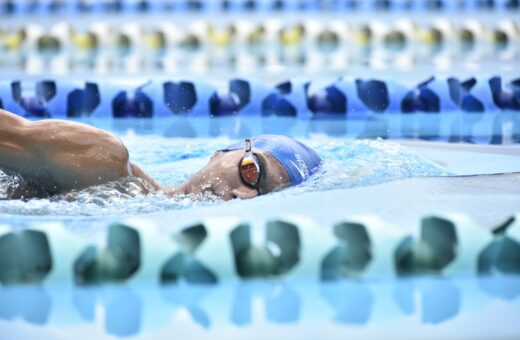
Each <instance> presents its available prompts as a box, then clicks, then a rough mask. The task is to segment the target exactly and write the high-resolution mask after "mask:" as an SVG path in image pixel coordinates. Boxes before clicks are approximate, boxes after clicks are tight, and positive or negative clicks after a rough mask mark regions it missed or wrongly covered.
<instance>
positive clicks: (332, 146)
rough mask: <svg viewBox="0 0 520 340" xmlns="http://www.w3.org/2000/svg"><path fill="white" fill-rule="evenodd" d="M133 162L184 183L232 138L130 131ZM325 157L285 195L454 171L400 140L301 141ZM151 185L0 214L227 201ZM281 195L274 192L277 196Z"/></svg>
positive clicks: (18, 204)
mask: <svg viewBox="0 0 520 340" xmlns="http://www.w3.org/2000/svg"><path fill="white" fill-rule="evenodd" d="M121 138H122V140H123V142H124V143H125V144H126V145H127V147H128V149H129V151H130V155H131V160H132V162H135V163H136V164H139V165H140V166H141V167H142V168H143V169H144V170H145V171H146V172H148V173H149V174H151V175H152V177H154V178H155V179H156V180H157V181H158V182H160V183H163V184H166V185H172V186H174V185H178V184H181V183H183V182H184V181H186V180H187V179H188V178H190V177H191V176H192V175H193V174H194V173H195V172H196V171H197V170H198V169H200V168H202V167H203V166H204V165H205V164H206V163H207V161H208V159H209V157H210V156H211V155H212V153H213V152H214V151H215V150H218V149H221V148H223V147H225V146H226V145H228V144H229V143H230V142H231V140H229V139H224V138H221V139H180V138H175V139H172V138H164V137H159V136H153V135H152V136H143V135H139V136H137V135H133V134H126V135H123V136H121ZM301 141H302V142H304V143H306V144H308V145H310V146H312V147H313V148H314V149H315V150H316V151H317V152H318V154H319V155H320V156H321V157H322V159H323V162H324V163H323V166H322V168H321V170H320V172H319V173H318V174H317V175H315V176H313V177H312V178H311V179H310V180H308V181H307V182H304V183H303V184H301V185H299V186H295V187H292V188H290V189H286V190H284V193H283V195H299V194H301V193H304V192H312V191H324V190H332V189H345V188H353V187H360V186H368V185H375V184H379V183H384V182H389V181H395V180H399V179H405V178H409V177H418V176H446V175H449V172H448V171H447V170H445V169H443V168H442V167H441V166H439V165H437V164H435V163H433V162H432V161H430V160H428V159H426V158H424V157H423V156H421V155H419V154H418V153H416V152H414V151H412V150H410V149H408V148H406V147H404V146H401V145H400V144H397V143H395V142H389V141H383V140H381V139H378V140H353V141H345V140H340V139H330V138H327V139H301ZM19 182H20V181H19V178H18V177H13V176H7V175H5V174H3V173H0V198H2V195H3V197H4V198H5V197H6V187H7V186H9V185H11V186H12V185H15V186H16V185H19V184H20V183H19ZM146 191H147V188H146V186H145V185H144V184H143V183H141V181H140V180H138V179H135V178H126V179H122V180H121V181H118V182H113V183H109V184H105V185H101V186H97V187H92V188H88V189H86V190H82V191H78V192H72V193H69V194H67V195H60V196H57V197H52V198H46V199H31V200H29V201H22V200H3V201H0V213H7V214H12V215H52V216H101V215H103V216H127V215H129V214H144V213H150V212H156V211H168V210H177V209H189V208H194V207H199V206H206V205H216V204H223V201H221V200H219V199H217V198H215V197H210V196H206V197H202V198H200V197H167V196H165V195H162V194H153V195H145V194H143V192H146ZM280 194H281V193H271V194H269V195H271V196H273V198H274V197H276V196H277V195H280Z"/></svg>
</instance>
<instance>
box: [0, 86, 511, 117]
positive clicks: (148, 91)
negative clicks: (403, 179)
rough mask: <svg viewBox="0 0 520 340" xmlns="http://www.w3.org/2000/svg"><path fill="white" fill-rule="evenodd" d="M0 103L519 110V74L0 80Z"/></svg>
mask: <svg viewBox="0 0 520 340" xmlns="http://www.w3.org/2000/svg"><path fill="white" fill-rule="evenodd" d="M0 108H3V109H5V110H7V111H10V112H13V113H15V114H18V115H20V116H23V117H26V118H32V119H39V118H60V119H66V118H82V117H83V118H85V117H90V118H164V117H174V116H178V117H195V118H200V117H227V116H240V117H271V116H276V117H294V118H301V119H329V118H332V119H345V120H363V119H367V118H368V117H369V116H370V115H372V114H374V113H377V114H385V115H386V114H390V115H392V114H402V115H407V114H413V113H419V112H423V113H428V114H438V113H442V112H454V111H462V112H468V113H493V112H497V111H503V110H507V111H520V78H516V79H515V78H514V77H507V78H502V77H499V76H495V77H491V78H485V77H468V78H463V79H460V78H455V77H431V78H428V79H426V80H424V81H422V82H419V83H418V84H416V85H415V86H409V85H404V84H402V83H400V82H399V81H396V80H384V79H375V78H368V79H362V78H355V79H354V78H347V77H340V78H339V79H337V80H336V81H333V82H330V83H328V84H325V85H323V82H314V81H304V80H289V81H285V82H281V83H278V84H276V85H274V86H273V85H270V84H266V83H262V82H258V81H254V80H246V79H231V80H229V81H228V82H227V83H226V84H224V85H216V84H212V83H209V82H206V81H202V80H183V79H178V80H150V81H148V82H140V83H135V82H133V83H132V82H128V81H126V82H125V81H124V80H120V81H118V80H104V81H97V82H95V81H80V80H23V81H19V80H14V81H0Z"/></svg>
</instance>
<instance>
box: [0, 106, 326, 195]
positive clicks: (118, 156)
mask: <svg viewBox="0 0 520 340" xmlns="http://www.w3.org/2000/svg"><path fill="white" fill-rule="evenodd" d="M320 164H321V159H320V157H319V156H318V155H317V154H316V152H315V151H314V150H312V149H311V148H309V147H308V146H306V145H304V144H302V143H300V142H298V141H296V140H294V139H292V138H290V137H286V136H281V135H262V136H258V137H254V138H251V139H247V140H244V141H241V142H238V143H235V144H232V145H230V146H228V147H227V148H224V149H222V150H219V151H217V152H215V153H214V154H213V155H212V156H211V158H210V160H209V162H208V164H207V165H206V166H205V167H204V168H202V169H201V170H199V171H198V172H197V173H195V174H194V175H193V176H192V177H191V178H190V179H189V180H188V181H187V182H186V183H184V184H182V185H179V186H177V187H167V186H164V185H161V184H159V183H157V182H156V181H154V180H153V178H152V177H150V176H149V175H147V174H146V173H145V172H144V171H143V170H141V168H139V167H138V166H137V165H136V164H134V163H132V162H130V161H129V154H128V150H127V148H126V147H125V145H124V144H123V142H122V141H121V140H120V139H118V138H117V137H115V136H114V135H112V134H110V133H108V132H106V131H103V130H100V129H98V128H95V127H92V126H90V125H86V124H82V123H77V122H71V121H64V120H54V119H49V120H41V121H28V120H26V119H24V118H22V117H19V116H17V115H14V114H12V113H9V112H7V111H4V110H1V109H0V170H2V171H4V172H5V173H7V174H14V175H19V176H21V177H22V178H23V179H24V181H25V182H26V183H28V185H25V186H24V188H23V190H21V192H17V193H12V194H11V195H9V198H13V199H14V198H23V199H28V198H32V197H49V196H53V195H58V194H66V193H68V192H70V191H73V190H81V189H85V188H88V187H91V186H95V185H100V184H104V183H108V182H112V181H118V180H120V179H122V178H126V177H129V176H133V177H135V178H138V179H139V180H140V181H142V182H143V183H144V184H145V185H146V188H147V190H146V192H145V193H149V192H162V193H164V194H166V195H171V196H174V195H188V194H205V193H209V194H214V195H216V196H218V197H220V198H221V199H223V200H230V199H234V198H241V199H246V198H252V197H256V196H258V195H263V194H266V193H269V192H273V191H278V190H281V189H283V188H286V187H289V186H291V185H296V184H299V183H301V182H302V181H304V180H306V179H307V178H308V177H309V176H311V175H312V174H314V173H315V172H316V171H317V170H318V168H319V166H320Z"/></svg>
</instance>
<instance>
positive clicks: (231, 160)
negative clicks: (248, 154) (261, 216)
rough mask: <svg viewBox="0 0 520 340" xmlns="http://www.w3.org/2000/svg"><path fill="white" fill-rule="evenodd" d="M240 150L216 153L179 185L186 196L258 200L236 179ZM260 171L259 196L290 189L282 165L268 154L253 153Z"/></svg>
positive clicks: (251, 190) (240, 158)
mask: <svg viewBox="0 0 520 340" xmlns="http://www.w3.org/2000/svg"><path fill="white" fill-rule="evenodd" d="M244 153H245V151H244V150H234V151H226V152H222V151H218V152H216V153H215V154H213V156H212V157H211V159H210V161H209V162H208V164H207V165H206V166H205V167H204V168H202V169H201V170H200V171H198V172H197V173H196V174H195V175H193V177H192V178H190V180H189V181H188V182H186V183H185V184H184V185H183V191H184V192H185V193H186V194H204V193H211V194H214V195H216V196H218V197H220V198H221V199H223V200H226V201H227V200H231V199H234V198H242V199H245V198H252V197H255V196H258V192H257V190H256V189H254V188H252V187H250V186H248V185H246V184H245V183H244V182H243V181H242V179H241V178H240V173H239V167H238V165H239V163H240V161H241V160H242V157H244ZM253 153H254V154H255V156H256V157H257V159H258V161H259V163H260V167H261V169H262V170H261V171H262V172H261V176H260V179H259V182H258V191H259V192H260V194H261V195H263V194H266V193H269V192H272V191H277V190H280V189H283V188H285V187H288V186H289V185H290V182H291V181H290V178H289V175H288V174H287V172H286V171H285V169H284V168H283V167H282V165H281V164H280V163H279V162H278V161H277V160H276V159H275V158H274V157H273V156H271V155H270V154H269V153H267V152H265V151H262V150H255V149H253Z"/></svg>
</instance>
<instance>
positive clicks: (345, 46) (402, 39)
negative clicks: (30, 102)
mask: <svg viewBox="0 0 520 340" xmlns="http://www.w3.org/2000/svg"><path fill="white" fill-rule="evenodd" d="M85 26H86V27H85ZM519 42H520V22H519V21H518V20H517V17H516V16H515V15H501V16H497V18H496V20H492V21H491V22H485V23H483V22H481V21H479V20H478V19H477V18H469V19H468V20H465V21H464V22H460V21H459V20H458V18H457V19H454V18H451V17H449V16H446V17H440V18H436V19H428V20H417V19H414V18H413V17H412V18H406V19H398V20H394V21H391V20H384V19H374V20H373V19H372V18H370V20H360V21H352V20H348V19H344V18H334V17H330V16H326V15H312V16H309V17H307V18H305V17H302V18H299V19H298V20H296V21H294V20H292V21H291V20H289V21H287V20H286V19H284V18H283V17H282V18H277V17H276V16H275V17H273V18H270V19H269V20H265V19H254V18H252V19H250V20H247V21H244V20H240V19H236V18H234V17H230V18H229V19H227V20H226V22H225V24H223V23H220V24H218V25H216V24H215V23H214V22H213V21H212V20H207V19H206V20H204V19H201V20H200V21H195V22H186V23H183V22H180V23H175V22H172V21H164V20H163V19H160V18H159V19H153V18H152V19H149V20H142V21H141V20H140V21H132V22H125V23H119V24H114V23H113V22H110V21H106V20H103V19H100V20H97V21H94V22H90V21H88V22H87V23H83V24H82V22H81V19H78V22H71V23H65V22H59V23H53V24H52V25H49V24H42V23H38V22H36V23H31V24H30V25H27V24H26V23H25V22H23V23H16V22H14V23H8V24H6V25H3V26H0V48H4V49H5V51H6V52H9V53H17V52H18V53H22V52H23V53H24V54H25V53H29V54H30V55H33V56H38V55H40V56H41V57H43V58H51V59H52V58H53V57H57V56H58V55H60V53H61V54H67V53H70V52H75V53H76V54H77V57H78V58H79V59H85V56H90V58H92V59H95V58H96V56H98V55H99V54H101V56H103V55H105V54H110V53H113V52H114V51H117V53H116V54H117V55H118V56H124V55H126V54H128V52H129V51H132V50H135V51H138V52H139V53H141V54H144V55H149V57H150V58H151V57H157V56H158V55H161V54H163V53H165V52H169V51H175V52H177V53H181V54H182V53H184V54H187V55H188V56H187V57H189V55H191V54H190V53H193V52H194V51H198V52H204V51H206V52H207V50H208V49H209V50H210V51H209V52H210V53H208V58H216V56H215V55H214V53H211V52H212V50H217V51H218V52H219V53H218V54H220V55H222V54H223V53H222V52H223V51H226V52H227V53H228V54H238V52H240V53H241V54H245V55H250V56H259V55H262V54H264V55H266V54H269V53H271V52H272V51H273V50H274V49H278V50H280V52H283V51H285V50H287V51H289V52H293V54H294V52H295V50H299V52H300V53H305V54H306V55H308V54H312V53H313V52H314V53H320V54H323V55H331V56H334V55H338V54H340V53H343V54H347V55H348V54H352V53H353V52H354V54H362V55H363V54H366V53H373V52H371V51H369V50H368V49H367V47H369V46H370V47H372V48H373V49H376V50H381V49H382V48H383V49H386V50H388V51H389V52H396V51H403V50H411V51H417V52H419V53H421V54H424V53H425V47H430V52H431V55H432V56H433V55H435V54H438V53H439V51H440V50H441V49H445V50H449V51H458V52H464V51H466V52H467V51H468V50H471V49H474V48H475V49H476V48H477V46H482V47H483V46H486V45H487V46H488V47H487V50H491V51H493V52H497V53H499V52H504V51H509V52H511V53H514V52H515V48H516V47H515V46H517V45H518V43H519ZM289 54H290V53H289Z"/></svg>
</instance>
